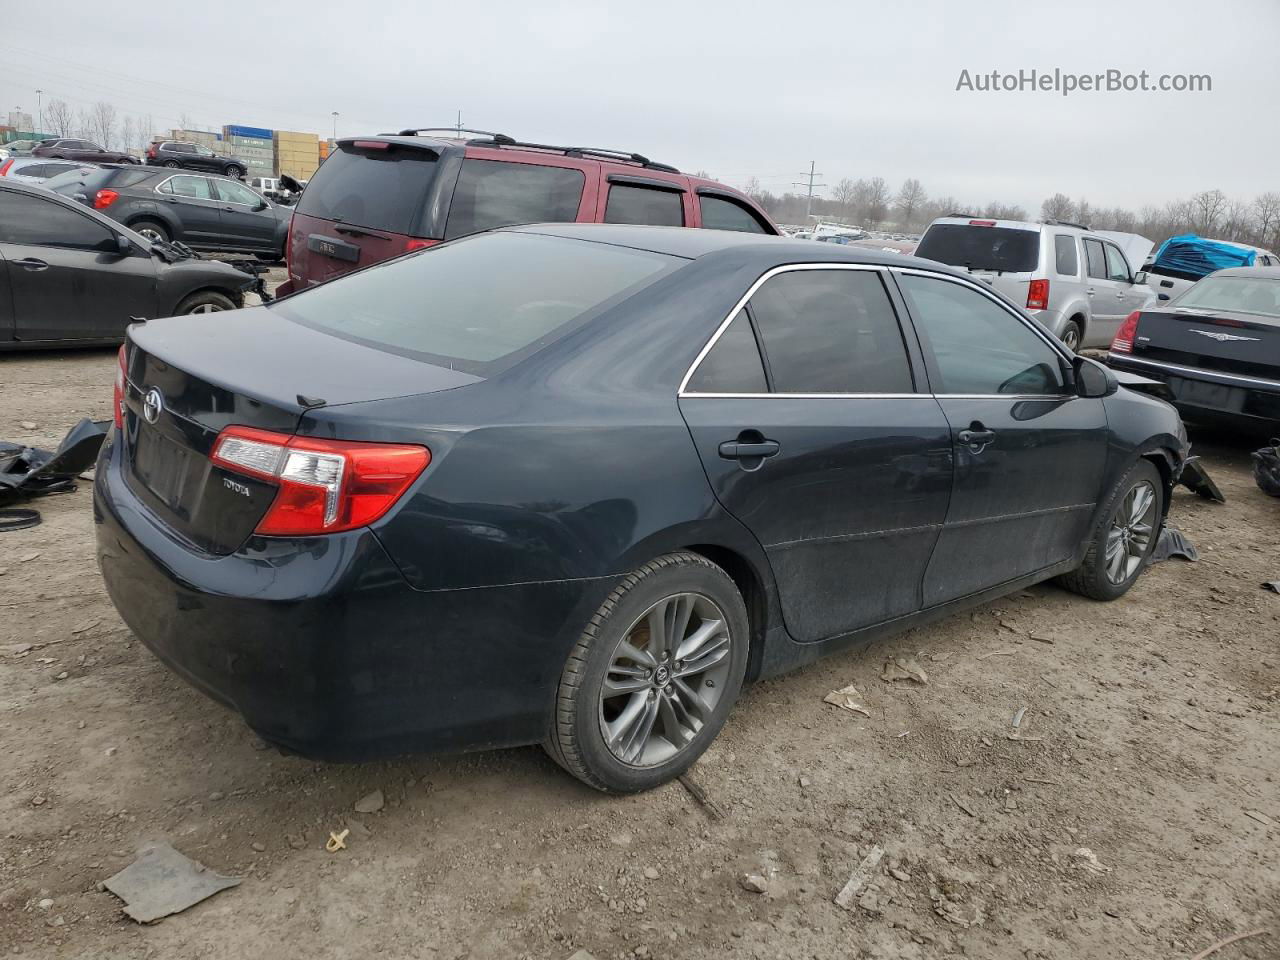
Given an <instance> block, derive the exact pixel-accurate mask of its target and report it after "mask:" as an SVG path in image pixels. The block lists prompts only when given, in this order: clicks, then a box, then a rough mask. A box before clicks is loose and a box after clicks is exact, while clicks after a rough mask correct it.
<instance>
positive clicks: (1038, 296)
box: [1027, 280, 1049, 310]
mask: <svg viewBox="0 0 1280 960" xmlns="http://www.w3.org/2000/svg"><path fill="white" fill-rule="evenodd" d="M1027 309H1028V310H1047V309H1049V281H1048V280H1032V281H1031V285H1030V286H1029V287H1027Z"/></svg>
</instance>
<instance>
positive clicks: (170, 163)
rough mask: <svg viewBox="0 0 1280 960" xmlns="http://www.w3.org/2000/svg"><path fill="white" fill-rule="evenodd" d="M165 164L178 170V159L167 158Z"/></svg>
mask: <svg viewBox="0 0 1280 960" xmlns="http://www.w3.org/2000/svg"><path fill="white" fill-rule="evenodd" d="M164 165H165V166H166V167H168V168H169V169H171V170H176V169H177V168H178V165H179V164H178V161H177V160H166V161H165V162H164Z"/></svg>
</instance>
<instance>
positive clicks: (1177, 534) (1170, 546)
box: [1151, 524, 1200, 563]
mask: <svg viewBox="0 0 1280 960" xmlns="http://www.w3.org/2000/svg"><path fill="white" fill-rule="evenodd" d="M1170 557H1181V558H1182V559H1183V560H1190V561H1191V562H1192V563H1195V562H1196V561H1197V560H1199V559H1200V551H1199V550H1197V549H1196V548H1195V544H1193V543H1192V542H1191V541H1190V540H1188V539H1187V538H1186V537H1185V536H1184V535H1183V533H1182V531H1181V530H1177V529H1175V528H1174V527H1171V526H1169V525H1168V524H1165V527H1164V529H1163V530H1161V531H1160V536H1159V537H1158V538H1157V539H1156V545H1155V547H1154V548H1153V549H1152V551H1151V562H1152V563H1159V562H1160V561H1161V560H1168V559H1169V558H1170Z"/></svg>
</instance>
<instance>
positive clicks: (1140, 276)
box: [1133, 270, 1147, 283]
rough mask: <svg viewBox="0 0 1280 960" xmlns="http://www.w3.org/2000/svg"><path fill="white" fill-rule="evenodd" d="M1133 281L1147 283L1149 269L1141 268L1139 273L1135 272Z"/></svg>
mask: <svg viewBox="0 0 1280 960" xmlns="http://www.w3.org/2000/svg"><path fill="white" fill-rule="evenodd" d="M1133 282H1134V283H1146V282H1147V271H1145V270H1139V271H1138V272H1137V273H1135V274H1134V275H1133Z"/></svg>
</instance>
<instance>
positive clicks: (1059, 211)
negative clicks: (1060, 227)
mask: <svg viewBox="0 0 1280 960" xmlns="http://www.w3.org/2000/svg"><path fill="white" fill-rule="evenodd" d="M1073 213H1075V205H1074V204H1073V203H1072V202H1071V198H1070V197H1068V196H1067V195H1066V194H1065V193H1055V194H1054V195H1053V196H1052V197H1050V198H1049V199H1048V200H1046V201H1045V202H1044V203H1042V204H1040V216H1042V217H1043V218H1044V219H1046V220H1070V219H1071V215H1072V214H1073Z"/></svg>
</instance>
